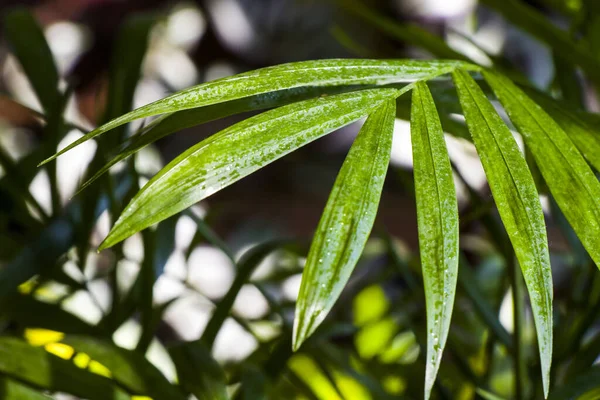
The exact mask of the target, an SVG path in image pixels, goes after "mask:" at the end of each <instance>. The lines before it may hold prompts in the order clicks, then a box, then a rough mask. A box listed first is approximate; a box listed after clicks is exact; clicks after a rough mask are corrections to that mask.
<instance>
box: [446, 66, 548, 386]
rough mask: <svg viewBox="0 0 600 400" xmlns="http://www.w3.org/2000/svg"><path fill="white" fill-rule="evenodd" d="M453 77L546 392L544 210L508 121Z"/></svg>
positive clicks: (470, 82) (469, 84)
mask: <svg viewBox="0 0 600 400" xmlns="http://www.w3.org/2000/svg"><path fill="white" fill-rule="evenodd" d="M453 78H454V82H455V84H456V88H457V91H458V94H459V99H460V102H461V105H462V107H463V112H464V115H465V120H466V122H467V125H468V127H469V131H470V132H471V136H472V137H473V142H474V143H475V147H476V148H477V152H478V153H479V158H480V159H481V162H482V164H483V168H484V170H485V173H486V176H487V178H488V181H489V185H490V188H491V190H492V194H493V196H494V201H495V203H496V205H497V207H498V212H499V213H500V217H501V218H502V222H503V223H504V226H505V228H506V231H507V233H508V236H509V238H510V240H511V243H512V245H513V248H514V250H515V255H516V257H517V259H518V260H519V264H520V266H521V270H522V271H523V276H524V278H525V282H526V284H527V290H528V292H529V297H530V298H531V306H532V311H533V315H534V319H535V326H536V328H537V329H536V330H537V336H538V347H539V353H540V359H541V367H542V380H543V385H544V390H545V393H546V396H547V390H548V387H549V383H550V382H549V380H550V366H551V364H552V341H553V337H552V296H553V292H552V270H551V267H550V255H549V251H548V238H547V235H546V224H545V222H544V213H543V211H542V207H541V204H540V201H539V196H538V193H537V190H536V187H535V183H534V181H533V177H532V176H531V173H530V172H529V168H528V166H527V162H526V161H525V158H524V157H523V155H522V154H521V152H520V151H519V148H518V146H517V144H516V142H515V140H514V138H513V136H512V134H511V132H510V130H509V129H508V127H507V126H506V125H505V124H504V122H503V121H502V119H501V118H500V116H499V115H498V113H497V112H496V111H495V109H494V107H493V106H492V104H491V103H490V102H489V101H488V100H487V98H486V96H485V94H484V93H483V91H482V90H481V88H480V87H479V85H477V83H476V82H475V80H474V79H473V78H471V76H469V74H468V73H467V72H464V71H455V72H454V73H453Z"/></svg>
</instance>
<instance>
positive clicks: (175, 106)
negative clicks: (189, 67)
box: [40, 59, 477, 165]
mask: <svg viewBox="0 0 600 400" xmlns="http://www.w3.org/2000/svg"><path fill="white" fill-rule="evenodd" d="M459 66H462V67H463V68H467V69H468V68H477V67H475V66H473V65H471V64H468V63H464V62H461V61H415V60H352V59H331V60H319V61H303V62H298V63H290V64H282V65H277V66H274V67H267V68H262V69H258V70H254V71H250V72H246V73H243V74H239V75H234V76H231V77H226V78H222V79H218V80H215V81H212V82H207V83H204V84H202V85H199V86H194V87H192V88H189V89H186V90H183V91H181V92H178V93H175V94H173V95H171V96H168V97H166V98H164V99H162V100H158V101H156V102H153V103H150V104H148V105H146V106H143V107H140V108H138V109H136V110H133V111H131V112H129V113H127V114H125V115H122V116H121V117H119V118H115V119H113V120H112V121H110V122H108V123H106V124H104V125H102V126H100V127H99V128H97V129H95V130H93V131H91V132H89V133H88V134H86V135H85V136H83V137H81V138H80V139H78V140H77V141H75V142H73V143H71V144H70V145H68V146H67V147H65V148H64V149H63V150H61V151H60V152H58V153H56V154H55V155H53V156H52V157H50V158H48V159H46V160H44V161H43V162H42V163H40V165H43V164H45V163H47V162H49V161H51V160H53V159H54V158H56V157H58V156H59V155H61V154H63V153H65V152H67V151H69V150H70V149H72V148H73V147H75V146H77V145H79V144H81V143H83V142H85V141H87V140H90V139H92V138H94V137H96V136H98V135H101V134H103V133H104V132H107V131H109V130H111V129H114V128H116V127H118V126H121V125H123V124H126V123H128V122H131V121H134V120H136V119H140V118H144V117H149V116H154V115H158V114H164V113H169V112H174V111H181V110H186V109H190V108H198V107H203V106H208V105H211V104H217V103H222V102H225V101H230V100H236V99H240V98H244V97H249V96H252V95H257V94H264V93H271V92H276V91H279V90H286V89H293V88H300V87H306V86H313V87H323V86H344V85H372V84H376V85H385V84H391V83H401V82H412V81H415V80H417V79H423V78H432V77H435V76H438V75H443V74H445V73H448V72H451V71H452V70H453V69H454V68H457V67H459Z"/></svg>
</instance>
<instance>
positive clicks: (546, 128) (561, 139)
mask: <svg viewBox="0 0 600 400" xmlns="http://www.w3.org/2000/svg"><path fill="white" fill-rule="evenodd" d="M483 75H484V77H485V79H486V81H487V82H488V83H489V85H490V86H491V87H492V89H493V91H494V93H495V94H496V96H497V97H498V99H499V100H500V102H501V103H502V105H503V107H504V109H505V110H506V112H507V113H508V115H509V117H510V119H511V120H512V122H513V123H514V124H515V126H516V127H517V129H518V130H519V132H520V133H521V134H522V135H523V137H524V139H525V141H526V143H527V145H528V147H529V149H530V150H531V153H532V154H533V156H534V158H535V161H536V163H537V165H538V166H539V169H540V172H541V173H542V176H543V177H544V180H545V181H546V183H547V185H548V188H549V189H550V192H551V193H552V195H553V196H554V199H555V200H556V203H557V204H558V206H559V207H560V209H561V210H562V211H563V213H564V215H565V217H566V218H567V220H568V221H569V223H570V224H571V226H572V227H573V230H574V231H575V233H576V234H577V236H578V237H579V239H580V240H581V243H582V244H583V246H584V247H585V249H586V250H587V251H588V253H589V254H590V256H591V257H592V259H593V260H594V262H595V263H596V265H600V247H598V238H599V237H600V204H599V202H598V199H600V183H599V182H598V179H597V178H596V177H595V176H594V173H593V172H592V170H591V168H590V167H589V166H588V164H587V163H586V161H585V159H584V158H583V157H582V155H581V154H580V153H579V151H577V149H576V148H575V145H574V144H573V142H572V141H571V140H570V139H569V137H568V136H567V134H566V133H565V131H563V130H562V128H561V127H560V126H559V125H558V124H557V123H556V122H555V121H554V120H553V119H552V118H551V117H550V116H549V115H548V114H546V112H545V111H544V110H543V109H542V108H541V107H540V106H539V105H537V104H536V103H535V102H534V101H532V100H531V99H530V98H529V97H527V95H526V94H525V93H523V91H521V89H519V88H518V87H517V86H515V85H514V84H513V83H512V82H511V81H510V80H508V79H507V78H505V77H503V76H501V75H498V74H495V73H492V72H488V71H485V72H484V74H483Z"/></svg>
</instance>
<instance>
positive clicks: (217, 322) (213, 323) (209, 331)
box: [201, 241, 284, 349]
mask: <svg viewBox="0 0 600 400" xmlns="http://www.w3.org/2000/svg"><path fill="white" fill-rule="evenodd" d="M283 245H284V242H282V241H270V242H265V243H262V244H259V245H256V246H254V247H252V248H251V249H249V250H247V251H246V252H245V253H244V255H243V257H242V258H241V260H240V261H239V262H238V263H236V264H237V265H236V267H237V274H236V276H235V280H234V281H233V283H232V284H231V287H230V288H229V290H228V291H227V294H226V295H225V297H223V299H221V301H220V302H219V304H218V305H217V307H216V308H215V310H214V312H213V314H212V316H211V318H210V320H209V321H208V323H207V324H206V328H204V332H203V333H202V337H201V341H202V343H203V344H204V345H205V346H206V347H207V348H208V349H212V348H213V345H214V342H215V339H216V338H217V334H218V333H219V331H220V330H221V327H222V326H223V323H224V322H225V320H226V319H227V316H228V315H229V314H230V312H231V309H232V307H233V303H234V302H235V299H236V298H237V296H238V294H239V292H240V290H241V289H242V287H243V286H244V284H246V283H247V282H248V280H249V279H250V276H251V275H252V273H253V272H254V270H255V269H256V267H258V266H259V265H260V263H261V261H263V260H264V259H265V257H266V256H268V255H269V254H270V253H272V252H273V251H274V250H276V249H277V248H279V247H281V246H283Z"/></svg>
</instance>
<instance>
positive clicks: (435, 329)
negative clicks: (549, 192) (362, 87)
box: [411, 82, 458, 399]
mask: <svg viewBox="0 0 600 400" xmlns="http://www.w3.org/2000/svg"><path fill="white" fill-rule="evenodd" d="M411 137H412V143H413V160H414V175H415V194H416V198H417V226H418V230H419V248H420V253H421V266H422V269H423V281H424V286H425V299H426V301H425V303H426V309H427V356H426V357H427V359H426V367H425V399H428V398H429V397H430V395H431V390H432V388H433V385H434V382H435V379H436V376H437V372H438V370H439V366H440V362H441V358H442V352H443V349H444V346H445V344H446V339H447V337H448V331H449V329H450V319H451V316H452V309H453V306H454V295H455V292H456V283H457V278H458V205H457V200H456V191H455V189H454V181H453V178H452V167H451V165H450V159H449V157H448V152H447V150H446V143H445V141H444V133H443V131H442V126H441V123H440V120H439V117H438V114H437V110H436V107H435V103H434V102H433V98H432V97H431V92H430V91H429V89H428V88H427V85H426V84H425V83H422V82H419V83H417V84H416V86H415V89H414V90H413V105H412V111H411ZM432 180H433V182H434V184H433V185H432Z"/></svg>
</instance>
